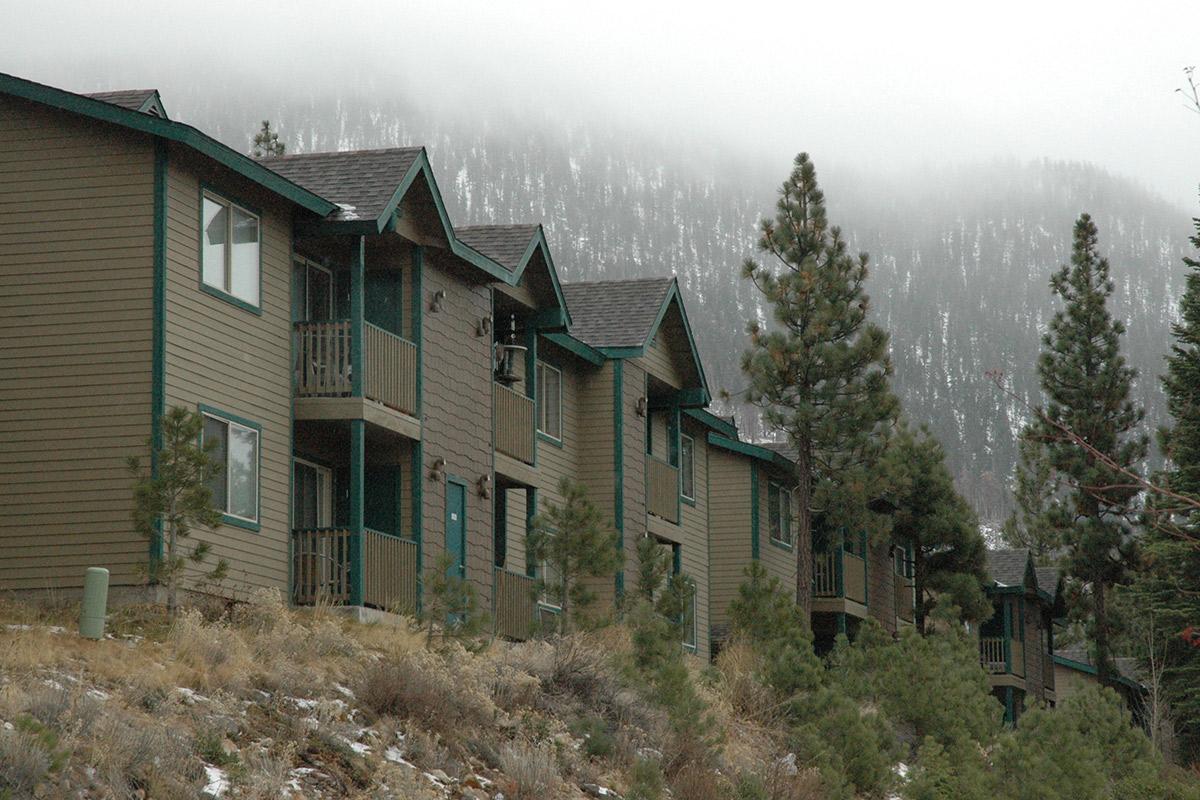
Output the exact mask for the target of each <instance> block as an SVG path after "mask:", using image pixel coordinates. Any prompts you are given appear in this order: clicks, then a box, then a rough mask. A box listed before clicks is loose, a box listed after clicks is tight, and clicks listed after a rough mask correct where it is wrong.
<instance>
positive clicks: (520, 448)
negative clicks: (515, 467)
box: [492, 383, 536, 464]
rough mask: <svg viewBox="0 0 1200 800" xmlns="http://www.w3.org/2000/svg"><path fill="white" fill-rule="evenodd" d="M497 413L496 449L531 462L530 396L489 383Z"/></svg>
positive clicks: (531, 413) (519, 459)
mask: <svg viewBox="0 0 1200 800" xmlns="http://www.w3.org/2000/svg"><path fill="white" fill-rule="evenodd" d="M492 404H493V407H494V408H495V414H496V450H498V451H499V452H501V453H504V455H506V456H512V457H513V458H515V459H517V460H518V461H524V462H525V463H526V464H532V463H533V448H534V432H535V430H536V429H535V427H534V425H535V423H534V404H533V398H530V397H526V396H525V395H523V394H521V393H520V392H518V391H515V390H513V389H510V388H508V387H507V386H503V385H501V384H499V383H493V384H492Z"/></svg>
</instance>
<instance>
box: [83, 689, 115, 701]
mask: <svg viewBox="0 0 1200 800" xmlns="http://www.w3.org/2000/svg"><path fill="white" fill-rule="evenodd" d="M87 696H88V697H91V698H92V699H94V700H107V699H108V698H109V696H110V695H109V694H108V692H105V691H102V690H100V689H96V688H92V689H88V690H87Z"/></svg>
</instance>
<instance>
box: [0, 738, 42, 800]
mask: <svg viewBox="0 0 1200 800" xmlns="http://www.w3.org/2000/svg"><path fill="white" fill-rule="evenodd" d="M53 761H54V758H53V755H52V754H51V752H50V751H49V750H47V749H46V747H45V745H44V743H43V742H42V741H41V739H40V738H39V737H38V736H37V735H36V734H35V733H33V732H31V731H28V730H11V731H8V730H0V798H8V797H14V798H16V797H32V796H33V790H34V788H35V787H36V786H37V785H38V784H40V783H41V782H42V781H43V780H45V779H46V777H47V776H49V774H50V770H51V767H52V765H53Z"/></svg>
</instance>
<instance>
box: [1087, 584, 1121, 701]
mask: <svg viewBox="0 0 1200 800" xmlns="http://www.w3.org/2000/svg"><path fill="white" fill-rule="evenodd" d="M1092 602H1093V604H1094V608H1093V612H1094V613H1095V615H1096V677H1097V678H1099V679H1100V683H1101V684H1103V685H1105V686H1107V685H1109V684H1110V683H1112V681H1113V679H1114V678H1115V677H1116V675H1115V674H1114V672H1115V670H1114V669H1113V663H1112V658H1111V656H1110V655H1109V651H1108V648H1109V644H1108V605H1107V603H1108V600H1107V598H1106V597H1105V590H1104V581H1099V580H1097V581H1093V582H1092Z"/></svg>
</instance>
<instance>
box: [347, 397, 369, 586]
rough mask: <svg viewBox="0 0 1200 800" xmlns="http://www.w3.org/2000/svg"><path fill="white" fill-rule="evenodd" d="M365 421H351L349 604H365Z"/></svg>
mask: <svg viewBox="0 0 1200 800" xmlns="http://www.w3.org/2000/svg"><path fill="white" fill-rule="evenodd" d="M366 434H367V428H366V422H365V421H364V420H361V419H352V420H350V525H349V528H350V534H351V535H350V563H351V565H353V566H352V568H351V571H350V600H349V605H352V606H361V605H362V604H363V566H364V564H365V558H364V553H363V528H364V527H365V525H364V522H365V513H366V502H365V500H366V496H365V491H366V450H367V435H366Z"/></svg>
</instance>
